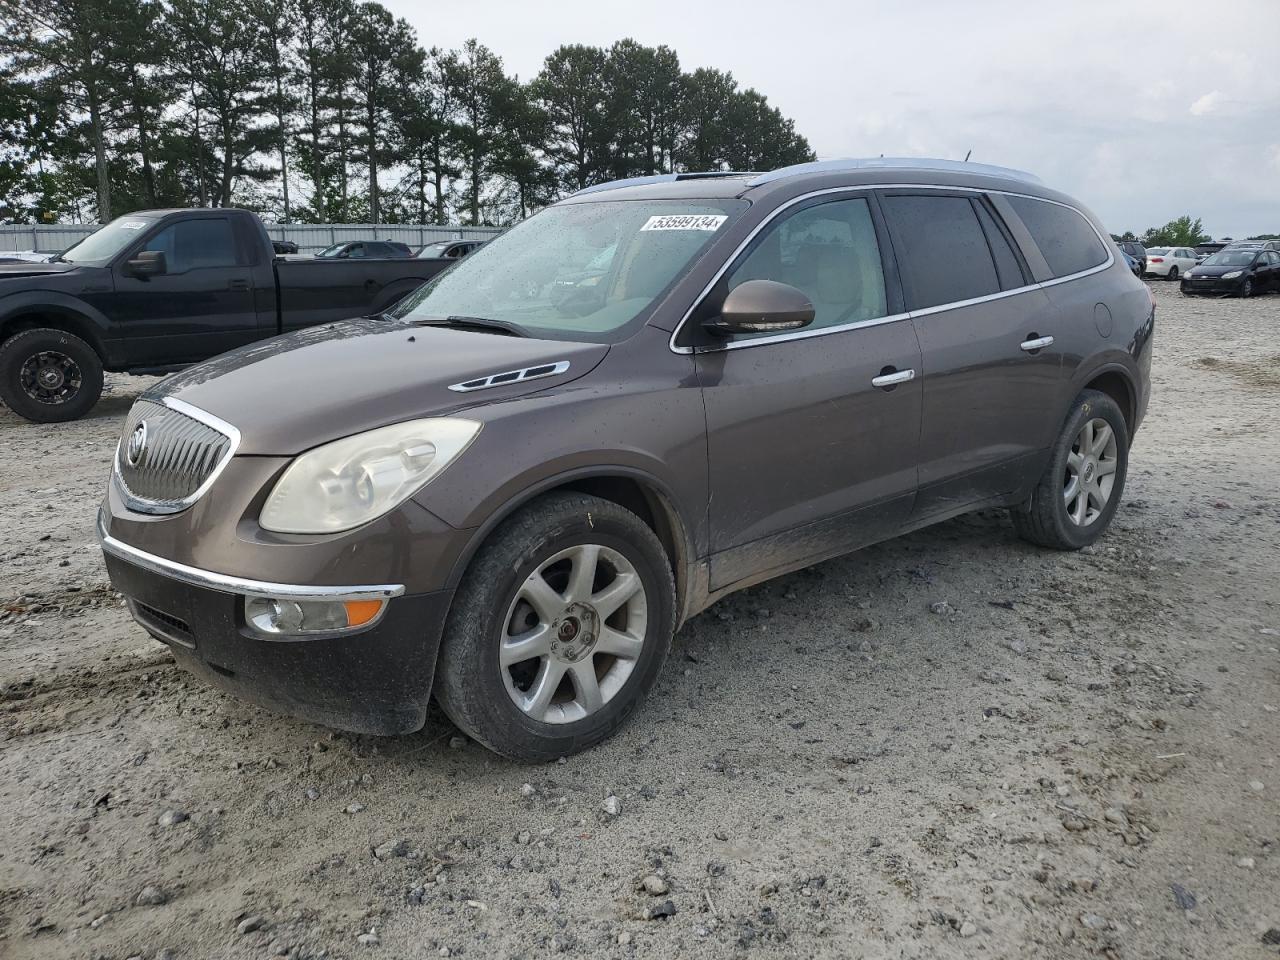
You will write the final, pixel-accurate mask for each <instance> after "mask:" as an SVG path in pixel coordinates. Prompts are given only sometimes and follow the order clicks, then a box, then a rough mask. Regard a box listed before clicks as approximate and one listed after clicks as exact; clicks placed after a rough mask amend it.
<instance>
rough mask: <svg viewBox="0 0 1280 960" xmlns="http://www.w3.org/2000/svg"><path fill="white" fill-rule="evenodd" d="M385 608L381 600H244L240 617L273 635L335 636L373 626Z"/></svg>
mask: <svg viewBox="0 0 1280 960" xmlns="http://www.w3.org/2000/svg"><path fill="white" fill-rule="evenodd" d="M385 606H386V601H385V600H289V599H286V598H283V597H246V598H245V601H244V618H245V620H246V621H247V622H248V623H249V625H250V626H252V627H253V628H254V629H255V630H257V631H259V632H261V633H268V634H274V635H277V636H299V635H305V634H309V633H337V632H339V631H342V630H354V629H355V628H357V627H363V626H367V625H369V624H370V623H373V621H375V620H377V619H378V617H379V616H380V615H381V613H382V610H383V607H385Z"/></svg>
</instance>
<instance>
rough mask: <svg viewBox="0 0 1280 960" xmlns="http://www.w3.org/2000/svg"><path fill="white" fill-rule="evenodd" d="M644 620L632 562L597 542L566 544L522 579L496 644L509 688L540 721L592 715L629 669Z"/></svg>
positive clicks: (644, 608) (645, 609) (638, 646)
mask: <svg viewBox="0 0 1280 960" xmlns="http://www.w3.org/2000/svg"><path fill="white" fill-rule="evenodd" d="M647 619H648V601H647V598H646V596H645V590H644V584H643V582H642V581H641V579H640V574H639V573H637V572H636V568H635V567H634V566H633V565H632V563H631V561H629V560H628V559H627V558H626V557H624V556H623V555H622V554H621V553H619V552H618V551H617V550H614V549H612V548H610V547H605V546H602V545H600V544H594V543H586V544H580V545H578V546H574V547H569V548H568V549H566V550H561V551H560V552H559V553H556V554H554V555H552V556H551V557H549V558H548V559H547V560H545V561H543V562H541V563H540V564H539V565H538V567H537V569H535V570H534V571H533V572H532V573H531V574H529V576H528V577H527V578H525V581H524V583H523V584H521V585H520V588H519V589H518V590H517V591H516V595H515V598H514V600H512V602H511V606H510V608H509V609H508V610H507V616H506V619H505V620H504V621H503V630H502V637H501V640H500V645H499V649H498V662H499V666H500V669H501V670H502V679H503V682H504V684H505V685H506V688H507V693H508V694H509V695H510V697H511V699H512V701H513V702H514V703H515V705H516V706H517V707H519V708H520V710H521V711H522V712H523V713H525V714H526V715H527V716H528V717H530V718H531V719H533V720H537V721H540V722H542V723H572V722H574V721H575V720H581V719H583V718H584V717H587V716H590V715H591V714H593V713H595V712H597V711H599V710H601V709H602V708H603V707H604V706H605V705H606V704H607V703H608V702H609V701H610V700H612V699H613V697H614V696H616V695H617V693H618V691H619V690H621V689H622V687H623V686H624V685H625V684H626V682H627V678H628V677H630V676H631V672H632V671H633V670H634V669H635V666H636V663H637V661H638V660H639V657H640V653H641V651H642V650H643V649H644V643H645V634H646V626H647Z"/></svg>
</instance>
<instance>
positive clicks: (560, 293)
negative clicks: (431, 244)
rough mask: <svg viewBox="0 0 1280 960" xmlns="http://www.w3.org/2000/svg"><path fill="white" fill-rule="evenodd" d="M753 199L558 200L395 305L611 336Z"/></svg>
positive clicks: (562, 334) (529, 329) (420, 315)
mask: <svg viewBox="0 0 1280 960" xmlns="http://www.w3.org/2000/svg"><path fill="white" fill-rule="evenodd" d="M747 206H748V204H747V203H746V202H745V201H742V200H613V201H597V202H592V203H573V204H565V205H563V206H555V207H549V208H548V209H546V210H543V211H542V212H541V213H539V214H538V215H537V216H534V217H531V218H530V219H528V220H526V221H524V223H521V224H520V225H519V226H516V227H514V228H512V229H511V230H508V231H507V232H506V233H504V234H503V235H502V236H500V237H497V238H495V239H493V240H490V241H489V242H488V243H486V244H485V245H484V246H483V247H480V248H479V249H477V250H475V251H474V252H473V253H471V254H469V255H468V256H467V257H466V258H465V259H463V260H460V261H459V262H458V265H457V266H455V267H450V268H449V269H448V270H446V271H444V272H443V273H441V274H439V275H437V276H436V277H435V278H434V279H432V280H430V281H429V282H428V283H426V284H424V285H423V286H421V287H419V288H418V289H417V290H416V291H415V292H414V293H412V294H410V295H409V296H408V297H406V298H405V299H404V300H402V301H401V302H400V304H399V305H398V306H397V307H396V308H395V309H393V310H392V311H391V312H392V314H393V315H394V316H397V317H400V318H402V319H405V320H410V321H412V320H427V319H444V318H446V317H482V318H485V319H488V320H499V321H502V322H503V323H507V324H511V325H513V326H515V327H516V328H518V329H519V330H520V331H521V332H523V333H526V334H528V335H529V336H531V337H544V338H549V339H553V340H583V341H589V342H595V343H611V342H614V341H617V340H619V339H621V338H622V336H623V332H624V329H625V328H626V327H627V325H628V324H630V323H631V322H632V321H633V320H636V319H637V318H638V317H639V316H640V315H641V314H642V313H643V312H644V311H645V310H646V309H647V308H648V307H650V306H651V305H652V304H653V303H654V302H655V301H656V300H657V298H658V296H659V295H660V294H661V293H663V292H664V291H665V290H666V289H667V287H668V286H670V284H671V283H672V281H673V280H675V279H676V277H678V276H679V275H680V274H681V273H682V272H683V271H684V270H685V269H686V268H687V267H688V266H689V264H691V263H692V262H693V261H694V260H695V259H696V258H697V256H698V255H699V254H700V253H701V252H702V250H703V249H704V248H705V247H706V246H707V244H708V243H709V242H710V241H711V239H712V238H713V237H714V236H715V235H716V234H717V233H718V232H720V231H722V230H723V229H724V228H725V226H726V225H727V224H728V223H729V222H730V221H731V220H732V219H734V218H735V217H737V216H738V215H739V214H741V213H742V211H743V210H745V209H746V208H747Z"/></svg>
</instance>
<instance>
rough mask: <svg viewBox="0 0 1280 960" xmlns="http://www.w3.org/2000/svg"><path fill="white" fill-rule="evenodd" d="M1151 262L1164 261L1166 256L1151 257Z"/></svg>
mask: <svg viewBox="0 0 1280 960" xmlns="http://www.w3.org/2000/svg"><path fill="white" fill-rule="evenodd" d="M1151 262H1152V263H1164V257H1152V258H1151Z"/></svg>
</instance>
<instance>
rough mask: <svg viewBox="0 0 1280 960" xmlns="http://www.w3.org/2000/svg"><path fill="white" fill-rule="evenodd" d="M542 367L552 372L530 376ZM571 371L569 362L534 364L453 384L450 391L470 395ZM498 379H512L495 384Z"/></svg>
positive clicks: (557, 361) (546, 371)
mask: <svg viewBox="0 0 1280 960" xmlns="http://www.w3.org/2000/svg"><path fill="white" fill-rule="evenodd" d="M542 367H550V368H551V369H550V370H543V372H542V373H535V374H532V375H530V373H529V371H530V370H538V369H541V368H542ZM568 369H569V361H568V360H556V361H554V362H552V363H534V364H531V365H529V366H527V367H524V368H523V369H520V370H503V371H502V372H500V373H491V374H488V375H487V376H483V377H472V378H471V379H470V380H464V381H462V383H453V384H450V385H449V389H450V390H452V391H454V392H455V393H470V392H471V391H473V390H488V389H490V388H491V387H506V386H510V385H511V384H513V383H528V382H529V381H530V380H541V379H542V378H543V377H554V376H557V375H558V374H561V373H564V372H565V371H566V370H568ZM498 377H510V379H509V380H501V381H499V382H497V383H494V381H495V380H497V378H498Z"/></svg>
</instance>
